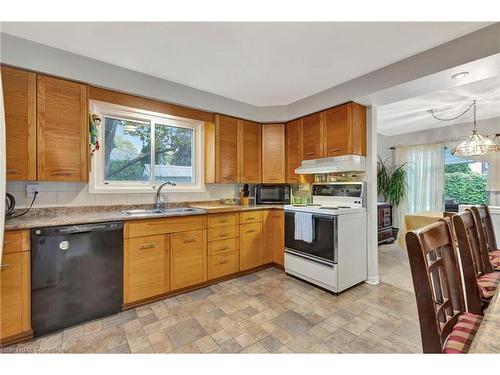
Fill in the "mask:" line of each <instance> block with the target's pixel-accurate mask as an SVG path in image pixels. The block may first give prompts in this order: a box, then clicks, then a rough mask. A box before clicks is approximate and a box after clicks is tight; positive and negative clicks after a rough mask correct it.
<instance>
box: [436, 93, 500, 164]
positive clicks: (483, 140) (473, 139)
mask: <svg viewBox="0 0 500 375" xmlns="http://www.w3.org/2000/svg"><path fill="white" fill-rule="evenodd" d="M471 108H474V126H473V128H472V135H471V136H469V137H467V139H465V140H464V141H463V142H461V143H460V144H459V145H458V146H457V147H455V148H453V149H452V150H451V154H452V155H454V156H463V157H469V158H474V157H479V156H482V155H485V154H488V153H490V152H498V151H500V145H499V144H498V143H494V142H493V141H492V140H491V139H488V138H487V137H485V136H483V135H481V134H479V132H478V130H477V122H476V101H475V100H474V101H473V102H472V104H471V105H470V106H469V107H467V109H466V110H465V111H463V112H462V113H460V114H459V115H458V116H455V117H452V118H440V117H438V116H437V115H436V109H430V110H429V111H428V112H429V113H430V114H431V115H432V117H434V118H435V119H436V120H439V121H453V120H456V119H458V118H459V117H461V116H463V115H465V114H466V113H467V112H469V110H470V109H471Z"/></svg>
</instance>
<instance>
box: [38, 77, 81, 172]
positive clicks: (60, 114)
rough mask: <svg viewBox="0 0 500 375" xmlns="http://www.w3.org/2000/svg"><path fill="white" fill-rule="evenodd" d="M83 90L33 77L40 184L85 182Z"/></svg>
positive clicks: (76, 84)
mask: <svg viewBox="0 0 500 375" xmlns="http://www.w3.org/2000/svg"><path fill="white" fill-rule="evenodd" d="M87 91H88V90H87V86H86V85H83V84H80V83H76V82H71V81H66V80H62V79H58V78H53V77H47V76H43V75H37V137H38V142H37V146H38V147H37V156H38V165H37V172H38V180H40V181H88V158H89V145H88V94H87Z"/></svg>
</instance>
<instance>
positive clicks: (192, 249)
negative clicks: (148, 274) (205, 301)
mask: <svg viewBox="0 0 500 375" xmlns="http://www.w3.org/2000/svg"><path fill="white" fill-rule="evenodd" d="M170 246H171V266H170V280H171V283H170V285H171V288H172V290H176V289H181V288H186V287H188V286H191V285H195V284H199V283H202V282H204V281H206V280H207V275H206V267H207V247H206V246H207V245H206V230H197V231H190V232H182V233H175V234H172V235H171V237H170Z"/></svg>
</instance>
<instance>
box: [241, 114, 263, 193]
mask: <svg viewBox="0 0 500 375" xmlns="http://www.w3.org/2000/svg"><path fill="white" fill-rule="evenodd" d="M239 126H240V137H239V139H240V168H239V170H240V178H239V182H244V183H260V182H261V170H262V169H261V168H262V166H261V143H262V133H261V124H258V123H256V122H251V121H245V120H240V121H239Z"/></svg>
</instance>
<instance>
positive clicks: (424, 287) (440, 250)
mask: <svg viewBox="0 0 500 375" xmlns="http://www.w3.org/2000/svg"><path fill="white" fill-rule="evenodd" d="M406 248H407V251H408V257H409V260H410V268H411V273H412V278H413V287H414V288H415V297H416V300H417V310H418V317H419V321H420V335H421V337H422V349H423V352H424V353H466V352H467V351H468V349H469V347H470V344H471V343H472V340H473V338H474V336H475V334H476V332H477V329H478V327H479V325H480V323H481V321H482V316H480V315H477V314H472V313H470V312H466V311H465V300H464V294H463V288H462V282H461V279H460V269H459V266H458V263H457V257H456V253H455V249H454V248H455V245H454V240H453V239H452V237H451V231H450V224H449V219H440V220H439V222H437V223H433V224H430V225H427V226H425V227H423V228H420V229H417V230H415V231H410V232H408V233H406Z"/></svg>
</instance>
